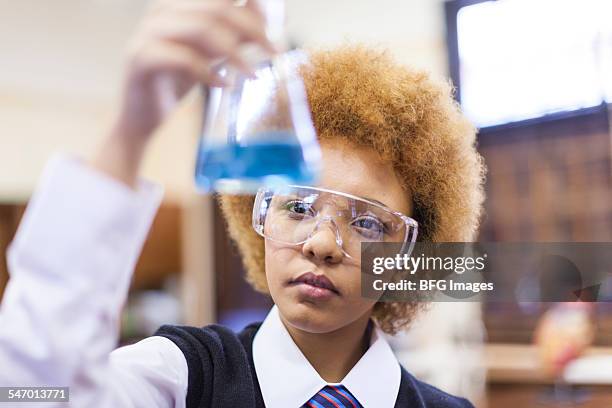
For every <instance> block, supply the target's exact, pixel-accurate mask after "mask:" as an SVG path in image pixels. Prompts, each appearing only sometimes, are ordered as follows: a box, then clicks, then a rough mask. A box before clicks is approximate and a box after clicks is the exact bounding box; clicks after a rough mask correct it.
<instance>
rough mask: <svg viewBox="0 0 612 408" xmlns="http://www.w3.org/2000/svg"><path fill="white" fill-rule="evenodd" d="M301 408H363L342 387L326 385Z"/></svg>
mask: <svg viewBox="0 0 612 408" xmlns="http://www.w3.org/2000/svg"><path fill="white" fill-rule="evenodd" d="M302 408H363V407H362V406H361V404H360V403H359V401H357V398H355V397H354V396H353V394H351V393H350V392H349V390H347V389H346V387H345V386H344V385H326V386H325V387H323V388H321V391H319V392H317V394H316V395H315V396H314V397H312V398H311V399H310V400H309V401H308V402H307V403H305V404H304V405H302Z"/></svg>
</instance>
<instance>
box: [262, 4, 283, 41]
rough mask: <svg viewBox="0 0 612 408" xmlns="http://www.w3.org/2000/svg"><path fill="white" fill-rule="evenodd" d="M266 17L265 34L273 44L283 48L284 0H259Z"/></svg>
mask: <svg viewBox="0 0 612 408" xmlns="http://www.w3.org/2000/svg"><path fill="white" fill-rule="evenodd" d="M259 4H260V5H261V8H262V10H263V13H264V15H265V18H266V35H267V36H268V38H269V39H270V41H272V43H274V45H276V46H278V47H281V48H282V49H284V48H285V45H286V44H285V41H286V11H285V0H259Z"/></svg>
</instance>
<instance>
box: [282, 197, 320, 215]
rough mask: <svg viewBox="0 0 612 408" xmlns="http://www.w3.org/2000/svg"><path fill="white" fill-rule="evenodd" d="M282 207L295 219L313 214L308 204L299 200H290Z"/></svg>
mask: <svg viewBox="0 0 612 408" xmlns="http://www.w3.org/2000/svg"><path fill="white" fill-rule="evenodd" d="M284 209H285V210H287V211H288V212H289V216H290V217H292V218H295V219H302V218H304V217H306V216H311V215H313V211H312V207H311V206H310V204H307V203H305V202H304V201H301V200H292V201H289V202H287V203H286V204H285V205H284Z"/></svg>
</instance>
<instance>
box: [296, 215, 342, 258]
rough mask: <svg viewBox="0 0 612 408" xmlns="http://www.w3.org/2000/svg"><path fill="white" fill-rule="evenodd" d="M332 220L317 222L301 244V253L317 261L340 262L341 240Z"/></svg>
mask: <svg viewBox="0 0 612 408" xmlns="http://www.w3.org/2000/svg"><path fill="white" fill-rule="evenodd" d="M338 241H340V237H339V233H338V228H337V227H336V225H335V223H334V221H333V220H329V222H319V223H318V224H317V226H316V227H315V229H314V231H313V232H312V233H311V234H310V236H309V237H308V240H306V242H305V243H304V245H303V246H302V254H303V255H304V256H305V257H307V258H310V259H316V260H318V261H319V262H324V263H329V264H335V263H340V262H342V257H343V256H344V255H343V253H342V248H341V245H342V241H340V242H338Z"/></svg>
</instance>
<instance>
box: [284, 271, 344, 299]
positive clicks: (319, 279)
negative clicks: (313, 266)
mask: <svg viewBox="0 0 612 408" xmlns="http://www.w3.org/2000/svg"><path fill="white" fill-rule="evenodd" d="M299 283H304V284H306V285H310V286H314V287H316V288H322V289H328V290H330V291H332V292H334V293H335V294H337V295H339V294H340V292H339V291H338V289H336V287H335V286H334V284H333V283H332V282H331V281H330V280H329V279H328V278H327V277H326V276H325V275H315V274H314V273H312V272H307V273H303V274H302V275H300V276H298V277H297V278H296V279H294V280H292V281H291V282H289V284H299Z"/></svg>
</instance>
